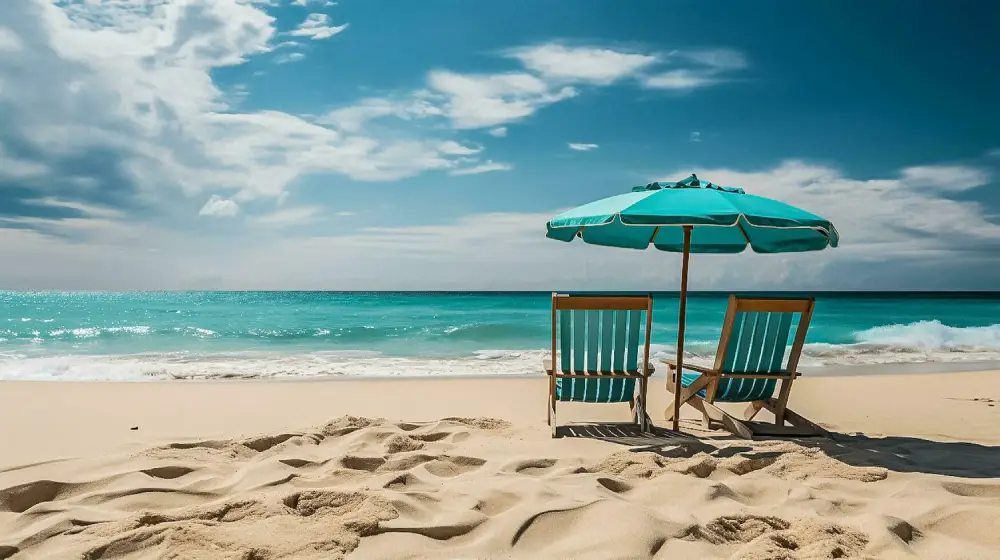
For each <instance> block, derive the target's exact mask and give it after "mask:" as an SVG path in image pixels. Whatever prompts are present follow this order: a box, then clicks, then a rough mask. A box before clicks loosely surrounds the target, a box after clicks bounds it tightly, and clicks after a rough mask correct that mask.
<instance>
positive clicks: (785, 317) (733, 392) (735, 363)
mask: <svg viewBox="0 0 1000 560" xmlns="http://www.w3.org/2000/svg"><path fill="white" fill-rule="evenodd" d="M795 315H801V314H800V313H796V312H769V313H764V312H742V311H741V312H738V313H737V314H736V318H735V320H734V322H733V329H732V331H731V333H730V335H729V336H730V339H729V344H728V345H727V346H726V355H725V361H724V362H723V367H722V374H723V375H722V376H721V377H720V379H719V387H718V389H717V390H716V393H715V400H716V401H721V402H750V401H760V400H766V399H769V398H771V396H772V395H773V394H774V389H775V387H776V385H777V380H776V379H739V378H731V377H725V374H726V373H772V374H780V373H785V372H786V369H785V367H786V365H787V364H786V361H785V355H786V353H787V349H788V346H789V340H794V338H795V337H794V336H791V337H790V336H789V334H790V333H791V332H792V330H793V329H792V323H793V321H795ZM795 328H796V329H797V328H798V324H796V325H795ZM699 376H700V374H699V373H694V372H689V371H685V372H683V373H682V374H681V385H683V386H685V387H687V386H689V385H691V384H692V383H694V381H695V380H696V379H698V377H699ZM697 394H698V396H700V397H702V398H706V392H705V389H702V390H701V391H698V393H697Z"/></svg>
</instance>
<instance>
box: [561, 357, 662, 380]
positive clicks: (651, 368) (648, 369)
mask: <svg viewBox="0 0 1000 560" xmlns="http://www.w3.org/2000/svg"><path fill="white" fill-rule="evenodd" d="M542 369H543V370H544V371H545V374H546V375H552V358H542ZM655 371H656V368H655V367H654V366H653V363H652V362H649V363H647V364H646V373H647V375H646V377H649V376H650V375H653V373H654V372H655Z"/></svg>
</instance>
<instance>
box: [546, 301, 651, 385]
mask: <svg viewBox="0 0 1000 560" xmlns="http://www.w3.org/2000/svg"><path fill="white" fill-rule="evenodd" d="M652 322H653V298H652V296H649V295H645V296H591V295H587V296H578V295H565V294H552V360H553V364H552V366H553V367H552V370H553V371H560V372H562V373H621V372H637V371H641V372H643V373H645V371H646V365H647V364H648V363H649V335H650V332H649V331H650V328H651V326H652ZM643 330H644V331H645V334H643ZM640 340H642V344H643V352H642V364H641V367H640V364H639V363H638V360H639V343H640ZM557 354H558V355H559V361H558V363H556V355H557Z"/></svg>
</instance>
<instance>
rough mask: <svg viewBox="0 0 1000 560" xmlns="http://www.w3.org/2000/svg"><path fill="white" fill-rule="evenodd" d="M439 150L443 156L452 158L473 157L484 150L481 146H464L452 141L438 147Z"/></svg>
mask: <svg viewBox="0 0 1000 560" xmlns="http://www.w3.org/2000/svg"><path fill="white" fill-rule="evenodd" d="M438 150H440V152H441V153H442V154H447V155H450V156H471V155H475V154H478V153H479V152H481V151H483V149H482V148H481V147H479V146H475V147H470V146H463V145H462V144H459V143H458V142H454V141H452V140H448V141H447V142H442V143H441V145H439V146H438Z"/></svg>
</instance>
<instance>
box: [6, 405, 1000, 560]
mask: <svg viewBox="0 0 1000 560" xmlns="http://www.w3.org/2000/svg"><path fill="white" fill-rule="evenodd" d="M646 449H647V450H628V449H627V448H625V447H622V446H618V445H614V444H612V443H607V442H594V441H585V442H581V441H571V440H569V439H560V440H550V439H548V436H547V434H546V433H545V432H544V431H541V430H534V429H531V430H529V429H521V428H517V427H514V426H511V425H509V424H508V423H506V422H504V421H501V420H493V419H483V418H479V419H469V418H447V419H443V420H440V421H437V422H430V423H392V422H387V421H385V420H381V419H369V418H355V417H349V416H345V417H342V418H338V419H336V420H334V421H332V422H330V423H328V424H326V425H325V426H321V427H319V428H317V429H315V430H308V431H304V432H295V433H279V434H270V435H262V436H257V437H251V438H244V439H235V440H209V441H193V442H177V443H174V444H170V445H165V446H161V447H156V448H152V449H149V450H146V451H144V452H141V453H138V454H132V455H120V456H111V457H104V458H101V459H90V460H75V461H64V462H56V463H44V464H38V465H32V466H28V467H24V468H19V469H11V470H8V471H6V472H0V559H3V558H17V559H20V558H82V559H98V558H100V559H112V558H115V559H139V558H142V559H146V558H178V559H179V558H205V559H235V558H239V559H244V560H263V559H277V558H303V559H310V558H317V559H318V558H324V559H331V558H332V559H336V558H345V557H348V556H350V557H351V558H379V559H404V558H414V559H415V558H436V559H457V558H524V559H529V558H530V559H534V558H595V559H596V558H601V559H603V558H731V559H747V560H753V559H777V558H789V559H793V558H794V559H805V558H809V559H823V558H862V557H864V558H882V557H887V558H889V557H894V558H913V557H926V558H991V557H995V556H991V555H992V554H993V552H994V551H995V550H997V549H996V548H994V547H996V546H1000V541H998V540H997V534H998V533H1000V531H997V530H996V529H995V528H996V527H1000V481H997V480H996V479H985V480H984V479H978V480H975V481H968V480H963V479H961V478H956V477H948V476H937V475H926V474H917V473H905V472H893V471H891V470H889V469H887V468H885V467H881V466H867V465H861V466H854V465H849V464H847V463H845V462H842V461H841V460H839V459H837V458H834V457H831V456H830V455H828V454H827V453H826V452H825V451H824V450H823V449H822V448H820V447H817V446H809V445H804V444H798V443H792V442H785V441H773V442H753V443H740V444H739V445H738V446H735V445H732V446H729V447H725V446H721V447H713V446H708V445H700V444H699V445H691V446H685V445H683V444H670V443H666V444H664V445H661V446H659V447H658V448H655V449H651V448H649V447H647V448H646ZM909 451H911V452H912V451H914V450H909ZM916 451H919V450H916ZM990 527H993V529H991V528H990Z"/></svg>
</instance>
